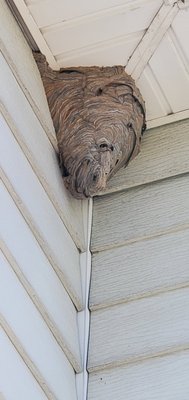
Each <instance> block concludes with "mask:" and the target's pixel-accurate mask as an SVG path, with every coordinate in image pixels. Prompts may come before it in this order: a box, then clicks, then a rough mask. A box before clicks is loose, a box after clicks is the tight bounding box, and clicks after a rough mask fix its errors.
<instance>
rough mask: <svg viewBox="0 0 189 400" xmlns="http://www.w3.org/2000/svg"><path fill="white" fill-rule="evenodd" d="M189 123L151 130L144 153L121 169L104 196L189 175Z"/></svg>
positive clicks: (145, 136)
mask: <svg viewBox="0 0 189 400" xmlns="http://www.w3.org/2000/svg"><path fill="white" fill-rule="evenodd" d="M188 131H189V120H188V119H187V120H185V121H180V122H175V123H174V124H169V125H165V126H161V127H159V128H154V129H150V130H147V131H146V132H145V133H144V136H143V138H142V143H141V152H140V154H139V155H138V156H137V157H136V159H134V160H133V161H132V162H131V163H130V164H129V165H128V167H127V168H126V169H125V168H121V169H120V170H119V171H118V172H117V174H116V175H115V176H114V177H113V178H112V179H111V180H110V181H109V182H108V185H107V188H106V189H105V191H104V192H103V193H110V192H111V193H112V192H116V191H119V190H124V189H128V188H131V187H134V186H139V185H144V184H146V183H150V182H154V181H158V180H161V179H165V178H168V177H171V176H176V175H179V174H183V173H186V172H189V157H188V154H189V134H188Z"/></svg>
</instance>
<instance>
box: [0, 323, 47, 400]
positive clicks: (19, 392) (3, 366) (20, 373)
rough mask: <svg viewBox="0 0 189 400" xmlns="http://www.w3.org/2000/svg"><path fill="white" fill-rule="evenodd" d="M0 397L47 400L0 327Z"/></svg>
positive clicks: (4, 399)
mask: <svg viewBox="0 0 189 400" xmlns="http://www.w3.org/2000/svg"><path fill="white" fill-rule="evenodd" d="M0 351H1V357H0V399H1V400H15V399H19V400H26V399H27V400H34V399H35V400H47V397H46V395H45V393H44V391H43V390H42V389H41V388H40V386H39V384H38V383H37V381H36V380H35V378H34V377H33V376H32V374H31V373H30V371H29V369H28V368H27V366H26V364H25V363H24V361H23V359H22V357H21V356H20V355H19V354H18V353H17V351H16V349H15V347H14V345H13V344H12V343H11V341H10V340H9V338H8V337H7V335H6V334H5V332H4V331H3V329H2V328H0Z"/></svg>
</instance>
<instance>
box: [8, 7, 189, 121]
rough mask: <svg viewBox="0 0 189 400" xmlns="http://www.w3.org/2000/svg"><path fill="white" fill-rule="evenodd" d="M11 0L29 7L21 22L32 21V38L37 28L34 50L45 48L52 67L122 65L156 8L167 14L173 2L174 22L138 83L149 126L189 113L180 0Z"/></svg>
mask: <svg viewBox="0 0 189 400" xmlns="http://www.w3.org/2000/svg"><path fill="white" fill-rule="evenodd" d="M14 2H15V4H16V5H17V7H18V8H19V11H20V12H21V11H22V9H23V10H24V13H25V15H27V13H28V11H29V13H28V15H29V17H28V19H27V18H26V19H25V23H26V24H27V26H28V28H29V29H30V26H29V25H30V22H31V19H32V24H31V27H32V26H34V24H35V40H36V41H37V40H38V39H37V35H36V33H37V31H38V34H39V48H41V47H40V46H41V43H42V47H43V48H45V47H47V48H48V54H46V55H47V58H48V57H49V55H50V59H49V61H50V62H51V60H54V61H53V68H56V69H57V68H59V67H68V66H78V65H84V66H86V65H100V66H104V65H115V64H122V65H126V64H127V62H128V60H130V58H131V56H132V54H133V53H134V52H135V50H136V48H138V45H140V43H141V40H142V39H143V38H144V37H145V34H146V32H147V31H148V29H149V27H150V26H151V24H152V22H154V19H156V18H157V13H158V11H159V10H160V9H163V8H164V12H165V13H166V12H167V10H168V8H170V9H171V7H175V6H176V7H177V11H176V13H175V14H174V15H173V21H172V20H171V22H170V24H171V25H170V24H169V26H168V27H167V28H166V30H165V31H164V32H163V34H162V36H163V38H162V40H161V41H159V42H158V41H157V46H156V48H155V49H154V50H153V51H152V54H151V56H150V58H149V60H147V64H146V65H145V64H144V67H143V68H142V71H141V73H140V76H139V78H137V85H138V86H139V88H140V89H141V92H142V95H143V97H144V99H145V101H146V108H147V120H148V121H149V122H148V126H149V127H153V126H157V125H161V124H164V123H168V122H172V121H174V120H178V119H184V118H187V117H189V94H188V93H189V47H188V38H189V9H188V8H187V7H185V9H182V7H181V5H183V3H182V2H180V5H177V3H178V4H179V2H176V3H175V2H171V1H168V0H167V1H163V0H132V1H131V0H96V1H95V2H94V1H93V2H92V1H87V0H79V1H78V0H64V1H62V0H26V1H25V2H24V0H14ZM166 5H167V6H166ZM166 7H167V10H166ZM180 7H181V8H180ZM170 13H171V10H170ZM170 15H171V14H170ZM27 21H28V23H27ZM157 22H158V18H157ZM164 26H165V25H164ZM31 29H32V28H31ZM31 29H30V31H31ZM160 30H161V25H160ZM31 33H32V32H31ZM37 44H38V43H37ZM51 65H52V63H51Z"/></svg>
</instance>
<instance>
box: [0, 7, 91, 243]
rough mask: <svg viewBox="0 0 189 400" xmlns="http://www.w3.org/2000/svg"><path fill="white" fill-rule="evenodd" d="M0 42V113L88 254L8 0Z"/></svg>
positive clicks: (40, 87) (29, 55)
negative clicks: (6, 120)
mask: <svg viewBox="0 0 189 400" xmlns="http://www.w3.org/2000/svg"><path fill="white" fill-rule="evenodd" d="M7 27H8V29H7ZM0 37H1V39H0V46H1V52H2V54H3V56H2V55H1V68H0V71H1V74H0V79H1V96H0V101H1V103H2V105H1V107H3V109H4V111H5V112H6V111H7V112H8V114H9V115H8V116H7V118H8V119H9V123H11V125H13V126H14V129H13V127H11V129H13V130H14V135H16V137H17V140H18V141H19V143H20V145H21V147H22V149H23V151H24V152H25V153H26V156H27V157H28V159H29V161H30V162H31V164H32V167H33V168H34V170H35V172H36V174H37V175H38V177H39V179H40V181H41V182H42V184H43V186H44V188H45V190H46V192H47V193H48V196H49V197H50V199H51V201H52V202H53V203H54V206H55V208H56V209H57V211H58V213H59V214H60V217H61V218H62V220H63V223H64V224H65V226H66V228H67V230H68V231H69V233H70V235H71V237H72V238H73V240H74V242H75V244H76V246H77V247H78V248H79V249H80V250H81V251H85V250H86V238H85V235H84V228H83V213H82V207H83V205H82V202H81V201H78V200H75V199H74V198H73V197H72V196H71V195H70V194H69V192H68V191H67V190H66V188H65V187H64V183H63V180H62V177H61V173H60V171H59V168H58V162H57V159H56V151H57V143H56V137H55V133H54V127H53V124H52V119H51V116H50V112H49V109H48V105H47V100H46V96H45V93H44V89H43V85H42V81H41V77H40V74H39V71H38V68H37V66H36V63H35V61H34V58H33V55H32V52H31V50H30V48H29V46H28V45H27V43H26V41H25V39H24V37H23V35H22V33H21V32H20V29H19V27H18V26H17V23H16V21H15V20H14V18H13V16H12V15H11V13H10V11H9V9H8V8H7V5H6V4H5V1H4V0H2V1H1V24H0ZM3 57H4V58H5V59H4V58H3ZM5 60H6V62H5ZM8 89H9V90H8ZM23 116H24V118H23ZM48 138H49V139H50V141H49V139H48ZM50 142H51V143H52V144H53V146H52V144H51V143H50ZM55 150H56V151H55Z"/></svg>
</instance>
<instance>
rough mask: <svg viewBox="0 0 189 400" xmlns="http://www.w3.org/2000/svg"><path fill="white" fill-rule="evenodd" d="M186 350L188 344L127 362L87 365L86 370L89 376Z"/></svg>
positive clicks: (188, 347)
mask: <svg viewBox="0 0 189 400" xmlns="http://www.w3.org/2000/svg"><path fill="white" fill-rule="evenodd" d="M187 350H189V343H188V344H187V345H186V346H183V345H181V346H175V347H172V348H170V349H166V350H163V351H160V352H157V353H155V354H151V355H147V356H140V357H131V358H130V359H128V360H124V361H116V362H115V361H114V362H111V363H104V364H102V365H95V366H91V367H90V365H89V366H88V368H87V370H88V372H89V374H91V373H96V372H99V371H105V370H110V369H113V368H118V367H121V366H125V365H133V364H137V363H142V362H143V361H146V360H151V359H155V358H160V357H165V356H168V355H172V354H176V353H181V352H184V351H187Z"/></svg>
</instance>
